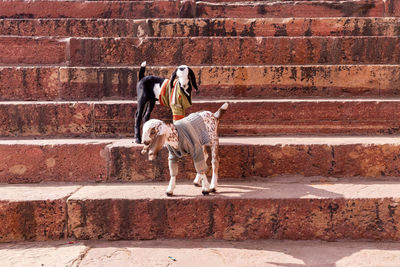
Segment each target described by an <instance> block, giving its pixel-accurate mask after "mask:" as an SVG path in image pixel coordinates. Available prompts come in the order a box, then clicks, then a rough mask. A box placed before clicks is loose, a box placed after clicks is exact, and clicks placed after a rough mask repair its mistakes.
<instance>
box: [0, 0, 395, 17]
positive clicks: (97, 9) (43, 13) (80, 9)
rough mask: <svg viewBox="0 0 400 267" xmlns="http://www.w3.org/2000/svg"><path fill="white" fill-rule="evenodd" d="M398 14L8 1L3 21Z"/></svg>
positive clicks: (365, 3) (368, 6)
mask: <svg viewBox="0 0 400 267" xmlns="http://www.w3.org/2000/svg"><path fill="white" fill-rule="evenodd" d="M398 14H399V6H398V4H397V2H395V0H390V1H383V0H347V1H340V2H336V1H274V2H271V1H257V2H240V3H212V2H211V3H210V2H202V1H196V2H194V1H185V2H184V1H44V0H42V1H34V2H30V1H29V2H28V1H10V2H8V1H6V2H2V3H1V4H0V17H2V18H127V19H133V18H163V17H164V18H165V17H171V18H177V17H195V18H196V17H199V18H219V17H241V18H243V17H252V18H254V17H383V16H396V15H398Z"/></svg>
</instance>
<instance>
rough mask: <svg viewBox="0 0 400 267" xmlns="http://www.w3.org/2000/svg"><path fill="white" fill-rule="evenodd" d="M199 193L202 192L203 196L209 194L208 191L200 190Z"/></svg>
mask: <svg viewBox="0 0 400 267" xmlns="http://www.w3.org/2000/svg"><path fill="white" fill-rule="evenodd" d="M201 193H203V196H208V195H209V194H210V192H208V191H202V192H201Z"/></svg>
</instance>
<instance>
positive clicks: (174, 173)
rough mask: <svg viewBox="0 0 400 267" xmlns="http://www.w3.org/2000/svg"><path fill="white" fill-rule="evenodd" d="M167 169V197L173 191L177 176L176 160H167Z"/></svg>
mask: <svg viewBox="0 0 400 267" xmlns="http://www.w3.org/2000/svg"><path fill="white" fill-rule="evenodd" d="M168 167H169V175H170V178H169V184H168V188H167V191H166V194H167V196H172V195H173V194H174V189H175V181H176V176H177V175H178V162H177V161H176V160H168Z"/></svg>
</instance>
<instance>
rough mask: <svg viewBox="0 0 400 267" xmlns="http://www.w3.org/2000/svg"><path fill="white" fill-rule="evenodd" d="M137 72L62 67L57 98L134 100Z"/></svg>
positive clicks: (128, 68) (132, 69) (136, 70)
mask: <svg viewBox="0 0 400 267" xmlns="http://www.w3.org/2000/svg"><path fill="white" fill-rule="evenodd" d="M170 69H171V68H170ZM138 71H139V68H138V67H135V68H130V67H126V68H63V67H62V68H60V69H59V73H60V79H59V82H60V83H61V87H59V90H60V92H59V97H60V98H61V99H65V100H81V99H94V100H99V99H107V98H109V99H132V98H136V83H137V82H138V81H137V78H138ZM171 73H172V70H171ZM168 75H170V74H168ZM165 77H167V76H165Z"/></svg>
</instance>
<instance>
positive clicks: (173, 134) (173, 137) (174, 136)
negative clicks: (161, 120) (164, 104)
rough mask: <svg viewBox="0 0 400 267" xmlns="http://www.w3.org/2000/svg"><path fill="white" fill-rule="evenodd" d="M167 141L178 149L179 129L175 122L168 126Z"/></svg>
mask: <svg viewBox="0 0 400 267" xmlns="http://www.w3.org/2000/svg"><path fill="white" fill-rule="evenodd" d="M165 134H166V138H165V140H166V141H165V143H166V144H167V145H169V146H171V147H173V148H175V149H178V131H177V130H176V127H175V125H174V124H172V123H170V124H167V126H166V133H165Z"/></svg>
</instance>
